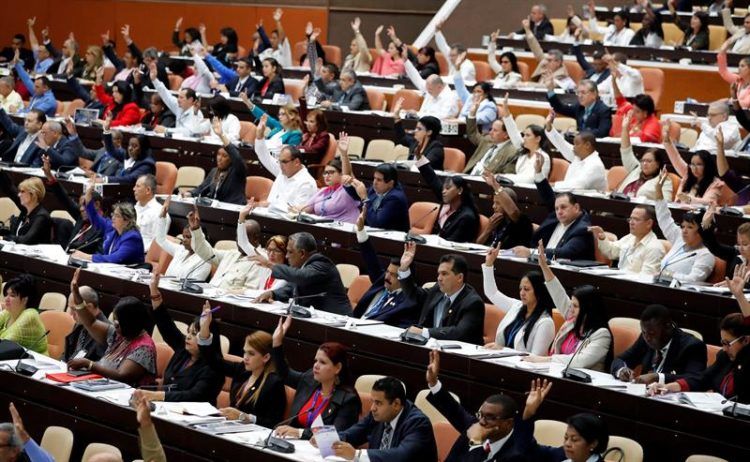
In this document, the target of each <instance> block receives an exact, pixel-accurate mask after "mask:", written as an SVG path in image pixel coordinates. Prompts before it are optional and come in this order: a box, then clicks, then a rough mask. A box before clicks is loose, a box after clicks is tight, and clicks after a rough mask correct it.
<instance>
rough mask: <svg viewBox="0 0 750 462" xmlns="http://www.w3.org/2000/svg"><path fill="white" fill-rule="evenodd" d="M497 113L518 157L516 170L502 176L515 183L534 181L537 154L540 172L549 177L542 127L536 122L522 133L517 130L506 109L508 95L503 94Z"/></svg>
mask: <svg viewBox="0 0 750 462" xmlns="http://www.w3.org/2000/svg"><path fill="white" fill-rule="evenodd" d="M498 113H499V115H500V117H502V118H503V125H504V126H505V131H506V132H507V133H508V137H509V138H510V142H511V143H513V146H514V147H515V148H516V149H518V158H517V159H516V172H515V173H507V174H504V175H503V176H505V177H507V178H509V179H511V180H512V181H515V182H517V183H534V176H536V162H537V155H539V156H541V157H542V174H543V175H544V177H545V178H547V177H549V172H550V170H551V169H552V161H551V160H550V157H549V154H547V152H546V151H547V150H548V149H549V148H548V146H547V145H548V144H549V143H548V141H547V135H546V134H545V132H544V128H543V127H540V126H539V125H537V124H531V125H529V126H528V127H526V128H524V130H523V133H521V132H520V131H519V130H518V126H517V125H516V121H515V119H514V118H513V114H511V112H510V109H508V95H507V94H506V95H505V99H503V102H502V104H500V105H499V106H498Z"/></svg>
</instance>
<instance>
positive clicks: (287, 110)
mask: <svg viewBox="0 0 750 462" xmlns="http://www.w3.org/2000/svg"><path fill="white" fill-rule="evenodd" d="M240 98H242V101H243V102H244V103H245V105H247V108H248V109H250V112H251V113H252V114H253V117H255V118H256V119H257V120H261V119H262V118H263V116H265V117H266V121H265V125H267V126H268V128H269V129H270V131H269V132H268V133H267V134H261V133H259V134H258V135H257V138H265V140H266V146H267V147H268V149H269V150H270V151H271V152H277V151H279V150H281V147H282V146H284V145H289V146H299V145H300V144H301V143H302V119H301V118H300V115H299V110H297V108H296V107H295V106H294V105H293V104H287V105H285V106H282V107H280V108H279V114H278V118H274V117H271V116H270V115H268V114H266V112H265V111H263V109H261V108H260V107H258V106H256V105H255V104H253V102H252V101H250V99H249V98H248V97H247V95H246V94H244V93H240ZM261 135H263V136H261Z"/></svg>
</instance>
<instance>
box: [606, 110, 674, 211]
mask: <svg viewBox="0 0 750 462" xmlns="http://www.w3.org/2000/svg"><path fill="white" fill-rule="evenodd" d="M632 117H633V112H632V111H629V112H627V113H626V114H625V116H624V117H623V119H622V130H621V132H620V158H621V160H622V165H623V167H624V168H625V170H626V171H627V172H628V174H627V176H626V177H625V179H623V180H622V181H621V182H620V184H618V185H617V187H616V188H615V190H616V191H617V192H620V193H623V194H626V195H628V196H636V197H644V198H646V199H651V200H653V199H654V198H655V191H654V189H655V188H656V187H657V184H658V183H659V172H660V171H661V169H662V168H663V167H664V165H666V163H667V159H666V158H665V156H664V152H663V151H662V150H660V149H655V148H650V149H648V150H646V152H644V153H643V154H641V158H640V160H639V159H638V158H636V156H635V153H634V152H633V145H632V144H631V142H630V129H629V127H630V122H631V120H632ZM661 188H662V196H664V197H670V198H671V197H672V195H673V194H672V182H671V181H666V182H664V184H663V185H661Z"/></svg>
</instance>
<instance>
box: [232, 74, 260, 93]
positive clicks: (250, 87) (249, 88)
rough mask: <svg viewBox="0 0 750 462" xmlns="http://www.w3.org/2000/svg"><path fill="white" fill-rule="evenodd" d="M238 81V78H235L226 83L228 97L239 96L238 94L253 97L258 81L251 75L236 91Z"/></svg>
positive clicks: (256, 90)
mask: <svg viewBox="0 0 750 462" xmlns="http://www.w3.org/2000/svg"><path fill="white" fill-rule="evenodd" d="M239 81H240V76H236V77H234V78H233V79H232V80H230V81H229V82H227V83H226V87H227V90H229V96H239V95H240V93H247V94H248V95H253V94H255V93H257V92H258V81H257V80H256V79H255V77H253V76H252V75H250V76H248V77H247V78H246V79H245V81H244V82H243V83H242V85H241V86H240V89H239V90H237V84H238V83H239Z"/></svg>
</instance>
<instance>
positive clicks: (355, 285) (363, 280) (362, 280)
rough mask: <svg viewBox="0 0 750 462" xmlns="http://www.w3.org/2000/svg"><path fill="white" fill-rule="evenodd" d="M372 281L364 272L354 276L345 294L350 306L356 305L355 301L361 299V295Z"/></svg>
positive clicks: (357, 301)
mask: <svg viewBox="0 0 750 462" xmlns="http://www.w3.org/2000/svg"><path fill="white" fill-rule="evenodd" d="M370 286H372V283H371V282H370V277H369V276H368V275H366V274H361V275H359V276H357V277H356V278H354V280H353V281H352V283H351V284H350V285H349V290H347V292H346V295H347V297H348V298H349V303H351V304H352V308H354V307H355V306H357V303H359V301H360V300H361V299H362V296H363V295H364V294H365V293H366V292H367V291H368V290H369V289H370Z"/></svg>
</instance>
